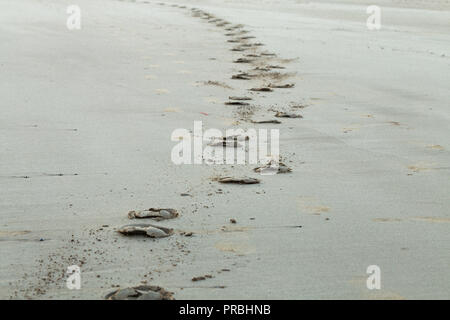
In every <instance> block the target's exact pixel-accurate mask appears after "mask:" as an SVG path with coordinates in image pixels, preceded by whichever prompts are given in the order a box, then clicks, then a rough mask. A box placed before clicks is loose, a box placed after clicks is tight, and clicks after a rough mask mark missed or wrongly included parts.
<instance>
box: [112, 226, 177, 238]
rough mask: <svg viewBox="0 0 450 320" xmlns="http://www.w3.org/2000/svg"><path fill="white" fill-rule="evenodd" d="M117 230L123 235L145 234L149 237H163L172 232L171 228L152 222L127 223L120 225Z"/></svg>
mask: <svg viewBox="0 0 450 320" xmlns="http://www.w3.org/2000/svg"><path fill="white" fill-rule="evenodd" d="M117 232H119V233H121V234H124V235H127V236H128V235H130V236H132V235H147V236H149V237H150V238H165V237H168V236H170V235H172V234H173V229H169V228H164V227H160V226H156V225H153V224H129V225H125V226H123V227H120V228H119V229H118V230H117Z"/></svg>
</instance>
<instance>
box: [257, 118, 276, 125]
mask: <svg viewBox="0 0 450 320" xmlns="http://www.w3.org/2000/svg"><path fill="white" fill-rule="evenodd" d="M252 123H263V124H265V123H274V124H280V123H281V121H280V120H277V119H268V120H252Z"/></svg>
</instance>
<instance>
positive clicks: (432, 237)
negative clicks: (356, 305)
mask: <svg viewBox="0 0 450 320" xmlns="http://www.w3.org/2000/svg"><path fill="white" fill-rule="evenodd" d="M77 2H78V5H79V6H80V8H81V10H82V16H81V17H82V29H81V30H74V31H69V30H68V29H67V28H66V18H67V16H68V15H67V14H66V8H67V6H68V5H69V4H72V3H71V2H69V1H67V2H65V1H56V0H45V1H40V2H39V3H37V2H30V1H25V0H19V1H17V0H16V1H12V0H4V1H2V3H1V4H0V21H1V26H2V31H1V32H0V52H2V54H1V55H0V68H1V72H0V96H1V97H2V99H1V102H0V104H1V107H0V130H1V134H0V146H1V150H0V151H1V153H0V159H1V161H0V189H1V198H0V256H1V257H2V258H1V259H0V298H3V299H9V298H12V299H24V298H25V299H28V298H31V299H49V298H50V299H70V298H76V299H102V298H103V297H104V296H105V295H106V294H107V293H109V292H110V291H112V290H114V289H116V288H117V286H119V287H121V288H124V287H129V286H136V285H139V284H140V283H143V284H150V285H159V286H161V287H163V288H165V289H166V290H168V291H171V292H173V293H174V297H175V298H176V299H206V298H209V299H248V298H253V299H431V298H437V299H448V298H449V297H450V283H449V281H448V266H449V262H450V250H449V249H450V232H449V226H450V224H449V223H450V215H449V205H450V197H449V194H450V193H449V187H450V182H449V181H450V179H449V177H450V165H449V164H450V153H449V151H448V150H449V148H450V135H449V131H448V123H449V118H450V109H449V106H448V104H449V100H450V90H449V87H448V83H450V73H449V72H448V70H449V64H450V50H449V43H450V41H449V40H450V35H449V34H448V21H449V18H450V6H449V3H448V1H434V2H433V4H432V5H430V6H427V4H426V3H425V2H421V1H403V2H398V1H387V0H385V1H380V4H379V5H380V6H381V7H382V29H381V30H379V31H369V30H367V27H366V19H367V16H368V15H367V14H366V11H365V9H366V4H358V3H361V2H356V1H345V2H338V1H329V2H325V1H324V2H322V1H320V2H318V3H309V2H307V1H297V2H295V1H286V2H279V1H265V2H263V3H261V2H260V1H256V0H255V1H247V2H246V3H245V4H241V1H227V2H222V1H218V0H217V1H212V0H211V1H203V0H199V1H193V0H192V1H180V2H177V4H178V5H177V6H172V3H167V4H166V5H160V4H158V2H157V1H113V0H95V1H87V0H79V1H77ZM370 4H372V3H370ZM180 6H181V7H180ZM184 6H185V8H183V7H184ZM193 7H195V8H198V9H201V10H202V13H201V14H199V13H198V12H197V13H196V12H192V10H191V9H192V8H193ZM205 12H207V13H209V14H211V15H214V16H215V17H217V18H218V19H223V20H224V21H225V22H230V24H231V25H236V24H242V25H243V26H242V28H239V30H247V31H249V33H248V34H242V35H236V36H226V34H227V33H230V32H233V31H232V30H225V29H226V28H228V27H227V26H228V25H221V24H222V23H223V22H224V21H216V22H215V23H212V22H211V20H212V19H214V18H210V19H202V17H204V13H205ZM238 36H254V37H255V38H251V39H248V40H242V41H239V42H238V43H235V42H228V40H230V39H234V38H236V37H238ZM258 42H260V43H262V44H264V46H258V47H254V48H252V49H250V50H246V51H230V49H232V48H233V47H236V46H239V45H242V44H243V43H258ZM261 53H273V54H275V55H276V56H267V55H266V56H262V57H261V56H259V57H254V58H255V59H256V60H257V61H254V62H252V63H249V64H248V63H234V62H233V61H235V60H237V59H239V58H243V57H245V54H252V55H261ZM246 58H251V57H248V56H247V57H246ZM267 65H277V66H280V67H282V68H283V69H277V70H275V71H273V72H279V74H278V75H277V76H273V77H270V78H267V76H265V77H262V76H258V77H255V78H251V79H250V80H234V79H231V78H232V76H233V75H236V74H238V73H240V72H241V71H244V72H247V71H248V70H250V69H253V68H255V67H264V66H267ZM269 82H270V83H274V84H279V85H280V84H281V85H282V84H286V83H293V84H295V86H294V87H293V88H286V89H282V88H275V89H273V91H272V92H252V91H249V89H251V88H257V87H261V86H264V85H267V84H268V83H269ZM229 96H250V97H252V100H251V101H250V102H249V103H250V106H235V105H225V104H224V102H226V101H228V100H229V99H228V97H229ZM276 111H283V112H294V113H296V114H301V115H302V116H303V118H298V119H297V118H296V119H289V118H277V119H279V120H280V121H281V123H280V124H254V123H252V122H251V120H255V119H262V118H264V119H267V118H270V119H272V118H274V114H275V112H276ZM200 120H201V121H203V126H204V128H218V129H220V130H223V131H225V130H226V129H227V128H231V127H234V128H252V127H256V128H265V129H271V128H278V129H279V130H280V153H281V156H282V157H283V162H284V163H286V164H287V165H288V166H289V167H290V168H292V172H290V173H287V174H278V175H274V176H261V175H259V174H257V173H255V172H253V168H254V167H255V166H254V165H234V166H230V165H213V166H208V165H180V166H177V165H175V164H173V163H172V161H171V159H170V155H171V150H172V148H173V146H174V145H175V144H176V143H175V142H173V141H171V140H170V136H171V133H172V132H173V130H175V129H177V128H186V129H193V124H194V121H200ZM227 175H229V176H238V177H240V176H249V177H254V178H258V179H261V183H260V184H254V185H228V184H219V183H218V182H217V181H214V178H215V177H218V176H227ZM181 194H187V195H181ZM150 207H159V208H175V209H177V210H178V211H179V213H180V216H179V217H177V218H175V219H170V220H165V221H160V222H157V223H156V224H158V225H161V226H164V227H168V228H173V229H174V234H173V235H171V236H170V237H167V238H161V239H150V238H147V237H126V236H123V235H120V234H119V233H117V232H116V230H117V228H118V227H120V226H122V225H126V224H129V223H133V221H131V220H129V219H128V218H127V213H128V212H129V211H130V210H140V209H145V208H150ZM230 219H234V220H235V221H234V222H235V223H232V222H231V221H230ZM139 222H141V221H139ZM149 223H153V222H149ZM191 233H192V235H190V234H191ZM186 235H190V236H186ZM71 265H78V266H80V267H81V279H82V283H81V289H80V290H69V289H67V288H66V278H67V274H66V270H67V267H68V266H71ZM369 265H378V266H379V267H380V268H381V274H382V276H381V284H382V288H381V290H368V289H367V288H366V279H367V277H368V275H367V274H366V268H367V267H368V266H369ZM204 275H211V277H209V276H208V277H205V278H204V279H201V280H200V281H192V279H193V278H196V277H202V276H204Z"/></svg>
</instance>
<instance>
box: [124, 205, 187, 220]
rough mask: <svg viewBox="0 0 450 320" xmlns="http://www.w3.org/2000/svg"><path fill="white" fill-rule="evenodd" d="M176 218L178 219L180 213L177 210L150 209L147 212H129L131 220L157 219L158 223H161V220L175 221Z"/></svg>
mask: <svg viewBox="0 0 450 320" xmlns="http://www.w3.org/2000/svg"><path fill="white" fill-rule="evenodd" d="M176 217H178V211H177V210H175V209H159V208H150V209H147V210H141V211H130V212H128V218H129V219H135V218H136V219H144V218H150V219H155V220H156V221H159V220H165V219H173V218H176Z"/></svg>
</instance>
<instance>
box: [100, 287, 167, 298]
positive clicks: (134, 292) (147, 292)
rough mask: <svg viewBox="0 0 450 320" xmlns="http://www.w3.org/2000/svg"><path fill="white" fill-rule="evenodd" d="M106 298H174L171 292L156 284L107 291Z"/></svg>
mask: <svg viewBox="0 0 450 320" xmlns="http://www.w3.org/2000/svg"><path fill="white" fill-rule="evenodd" d="M105 299H106V300H175V299H174V298H173V293H172V292H169V291H166V290H164V289H163V288H161V287H157V286H137V287H132V288H124V289H118V290H115V291H113V292H110V293H108V294H107V295H106V296H105Z"/></svg>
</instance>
